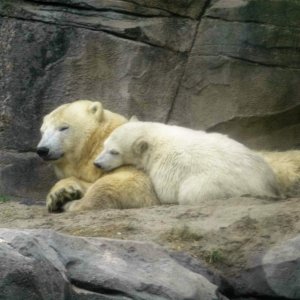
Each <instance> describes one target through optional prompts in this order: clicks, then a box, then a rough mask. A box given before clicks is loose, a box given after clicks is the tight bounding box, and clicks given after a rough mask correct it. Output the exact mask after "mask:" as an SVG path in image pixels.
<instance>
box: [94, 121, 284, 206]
mask: <svg viewBox="0 0 300 300" xmlns="http://www.w3.org/2000/svg"><path fill="white" fill-rule="evenodd" d="M112 153H113V154H112ZM116 153H119V154H116ZM95 162H96V163H98V164H99V165H101V167H103V168H105V169H107V170H110V169H114V168H116V167H118V166H120V165H123V164H133V165H135V166H137V167H138V168H142V169H143V170H145V172H146V173H147V174H148V175H149V176H150V178H151V180H152V182H153V185H154V188H155V191H156V193H157V195H158V197H159V199H160V201H161V202H162V203H180V204H197V203H199V201H201V200H202V199H217V198H229V197H234V196H241V195H253V196H269V197H274V196H278V194H279V188H278V185H277V181H276V178H275V175H274V173H273V171H272V170H271V169H270V167H269V166H268V165H267V163H266V162H265V161H264V160H263V158H262V157H260V156H259V155H257V154H256V153H254V152H253V151H251V150H250V149H248V148H246V147H245V146H244V145H242V144H240V143H238V142H236V141H234V140H232V139H230V138H228V137H227V136H225V135H222V134H218V133H206V132H203V131H195V130H191V129H187V128H182V127H178V126H170V125H164V124H160V123H151V122H129V123H127V124H124V125H122V126H121V127H119V128H117V129H116V130H115V131H114V132H113V133H112V134H111V136H110V137H109V138H108V139H107V140H106V142H105V144H104V150H103V151H102V153H101V154H100V155H99V156H98V158H97V159H96V161H95Z"/></svg>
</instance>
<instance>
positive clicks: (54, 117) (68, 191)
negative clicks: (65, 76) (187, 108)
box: [37, 100, 300, 211]
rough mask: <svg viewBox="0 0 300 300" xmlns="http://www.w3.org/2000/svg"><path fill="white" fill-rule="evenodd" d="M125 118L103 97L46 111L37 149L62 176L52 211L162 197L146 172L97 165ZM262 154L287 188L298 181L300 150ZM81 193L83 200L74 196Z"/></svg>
mask: <svg viewBox="0 0 300 300" xmlns="http://www.w3.org/2000/svg"><path fill="white" fill-rule="evenodd" d="M126 122H127V120H126V119H125V118H124V117H123V116H121V115H118V114H115V113H112V112H110V111H108V110H105V109H103V107H102V105H101V103H100V102H93V101H89V100H78V101H75V102H73V103H69V104H63V105H61V106H59V107H58V108H56V109H55V110H54V111H52V112H51V113H49V114H48V115H47V116H45V118H44V122H43V124H42V128H41V131H42V139H41V141H40V143H39V145H38V149H37V152H38V153H39V155H40V156H41V157H42V158H43V159H45V160H49V161H50V162H51V163H52V164H53V165H54V169H55V172H56V175H57V177H58V178H59V179H60V180H59V181H58V182H57V183H56V184H55V185H54V186H53V187H52V189H51V190H50V192H49V193H48V195H47V207H48V210H49V211H59V210H62V209H64V210H84V209H101V208H130V207H143V206H147V205H153V204H157V203H158V200H157V199H156V197H155V195H154V193H153V190H152V189H151V184H150V182H149V178H148V177H146V176H145V175H144V174H143V173H142V172H140V171H137V170H135V169H134V168H127V167H126V168H121V169H119V170H116V171H114V172H111V173H108V174H107V173H104V172H103V171H102V170H100V169H97V168H96V167H94V165H93V161H94V159H95V158H96V156H97V155H98V154H99V152H100V151H101V149H102V148H103V143H104V140H105V139H106V138H107V137H108V136H109V135H110V133H111V132H112V131H113V130H114V129H115V128H117V127H119V126H120V125H122V124H124V123H126ZM67 127H68V128H67ZM263 156H264V158H265V159H266V160H267V161H268V162H269V164H270V165H271V167H272V169H273V170H274V171H275V174H276V175H277V177H278V179H279V183H281V185H282V186H283V188H284V189H290V187H292V186H293V185H295V183H296V182H297V181H299V179H300V151H286V152H266V153H263ZM76 199H80V200H79V201H78V200H77V201H72V200H76ZM67 202H68V203H67ZM66 203H67V205H65V204H66Z"/></svg>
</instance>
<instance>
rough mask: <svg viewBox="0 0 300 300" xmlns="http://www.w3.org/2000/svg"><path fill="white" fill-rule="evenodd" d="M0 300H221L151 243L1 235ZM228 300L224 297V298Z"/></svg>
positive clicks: (39, 233)
mask: <svg viewBox="0 0 300 300" xmlns="http://www.w3.org/2000/svg"><path fill="white" fill-rule="evenodd" d="M0 263H1V269H0V298H1V299H6V300H17V299H28V300H29V299H30V300H34V299H95V300H96V299H116V300H117V299H119V300H121V299H124V300H125V299H128V300H129V299H136V300H142V299H145V300H146V299H147V300H148V299H153V300H155V299H157V300H160V299H161V300H163V299H174V300H175V299H178V300H184V299H189V300H192V299H195V300H198V299H201V300H202V299H203V300H206V299H207V300H208V299H211V300H212V299H221V297H222V296H218V293H217V292H216V290H217V287H216V286H215V285H213V284H211V283H210V282H209V281H207V280H206V279H205V278H204V277H203V276H201V275H199V274H196V273H193V272H191V271H189V270H188V269H186V268H184V267H182V266H181V265H179V264H178V263H176V261H174V260H173V259H172V258H171V257H170V256H169V255H168V253H167V252H166V251H165V250H163V249H162V248H161V247H159V246H156V245H155V244H152V243H146V242H144V243H142V242H133V241H132V242H131V241H121V240H108V239H97V238H94V239H93V238H79V237H71V236H66V235H61V234H58V233H55V232H53V231H48V230H33V231H30V230H9V229H1V230H0ZM223 299H225V298H223Z"/></svg>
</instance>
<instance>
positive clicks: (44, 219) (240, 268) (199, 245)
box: [0, 197, 300, 299]
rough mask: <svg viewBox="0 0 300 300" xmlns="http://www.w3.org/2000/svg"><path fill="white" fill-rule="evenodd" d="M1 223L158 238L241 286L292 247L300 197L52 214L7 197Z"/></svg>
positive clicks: (299, 231) (299, 226) (0, 208)
mask: <svg viewBox="0 0 300 300" xmlns="http://www.w3.org/2000/svg"><path fill="white" fill-rule="evenodd" d="M7 200H8V201H7ZM0 227H1V228H23V229H25V228H26V229H54V230H56V231H58V232H62V233H67V234H70V235H76V236H89V237H106V238H116V239H129V240H137V241H152V242H155V243H157V244H159V245H162V246H164V247H165V248H166V249H168V250H171V251H176V252H185V253H188V254H190V255H191V256H192V257H194V258H197V259H200V261H202V263H203V264H204V265H206V266H207V267H209V268H210V269H212V270H215V271H216V272H217V273H220V274H221V275H222V276H224V277H225V278H226V279H227V280H228V282H230V284H231V285H233V286H234V287H235V288H236V289H239V288H240V286H241V285H243V284H244V283H241V282H240V280H242V281H244V280H248V279H249V277H247V278H248V279H247V278H244V277H243V276H244V275H243V274H244V273H245V272H246V273H247V274H248V275H247V276H250V277H251V276H253V270H255V272H256V271H257V268H258V267H261V266H262V265H264V263H263V261H264V257H266V255H268V253H270V251H271V252H272V251H273V250H272V249H274V247H275V248H276V247H281V245H287V244H288V243H289V241H292V240H293V239H294V238H297V237H298V236H299V235H300V199H299V198H291V199H285V200H277V201H274V200H263V199H254V198H246V197H245V198H235V199H229V200H216V201H209V202H203V203H201V204H200V205H199V206H193V207H191V206H176V205H172V206H157V207H151V208H143V209H128V210H103V211H86V212H80V213H59V214H49V213H48V212H47V211H46V209H45V206H44V203H42V202H37V203H35V202H33V201H30V200H26V199H10V200H9V199H7V198H6V199H5V200H4V201H2V203H1V204H0ZM299 249H300V248H299ZM299 253H300V251H299ZM298 256H300V255H298ZM287 259H288V257H287ZM298 259H299V257H298ZM249 270H250V271H249ZM251 270H252V271H251ZM278 276H280V275H278ZM241 278H242V279H241ZM253 284H254V285H255V283H254V282H253ZM253 284H252V285H253ZM298 289H299V288H298ZM297 292H298V293H300V290H298V291H297ZM243 293H245V294H246V295H247V293H248V292H247V289H246V288H242V291H241V295H242V294H243ZM266 293H267V292H266ZM297 295H298V294H297ZM299 295H300V294H299ZM264 296H272V294H270V293H269V294H268V293H267V294H266V295H264ZM291 299H297V298H291Z"/></svg>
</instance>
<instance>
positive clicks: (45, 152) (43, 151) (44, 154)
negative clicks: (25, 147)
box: [36, 147, 49, 158]
mask: <svg viewBox="0 0 300 300" xmlns="http://www.w3.org/2000/svg"><path fill="white" fill-rule="evenodd" d="M36 153H37V154H38V155H39V156H40V157H42V158H45V157H47V156H48V154H49V148H47V147H38V148H37V149H36Z"/></svg>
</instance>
